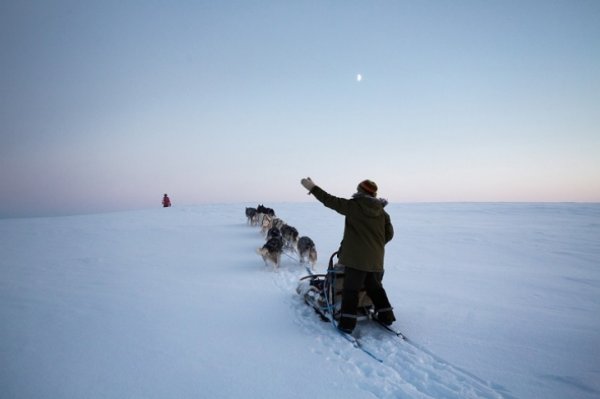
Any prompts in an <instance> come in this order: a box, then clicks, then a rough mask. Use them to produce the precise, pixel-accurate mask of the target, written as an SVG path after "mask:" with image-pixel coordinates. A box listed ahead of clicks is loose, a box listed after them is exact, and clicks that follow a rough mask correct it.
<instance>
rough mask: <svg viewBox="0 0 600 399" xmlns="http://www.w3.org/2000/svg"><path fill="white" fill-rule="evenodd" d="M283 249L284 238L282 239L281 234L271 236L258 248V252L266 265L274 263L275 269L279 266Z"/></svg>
mask: <svg viewBox="0 0 600 399" xmlns="http://www.w3.org/2000/svg"><path fill="white" fill-rule="evenodd" d="M282 251H283V240H282V239H281V236H278V237H277V236H276V237H272V238H269V240H268V241H267V242H266V243H265V245H263V246H262V248H258V249H257V252H258V254H259V255H260V256H262V258H263V261H264V262H265V266H268V265H269V264H272V265H273V270H276V269H278V268H279V265H280V263H281V253H282Z"/></svg>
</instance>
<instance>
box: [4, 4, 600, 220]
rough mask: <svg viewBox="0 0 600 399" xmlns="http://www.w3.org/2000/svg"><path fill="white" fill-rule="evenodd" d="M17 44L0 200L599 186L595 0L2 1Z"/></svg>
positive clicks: (585, 193) (582, 196) (91, 205)
mask: <svg viewBox="0 0 600 399" xmlns="http://www.w3.org/2000/svg"><path fill="white" fill-rule="evenodd" d="M0 49H1V54H2V55H1V57H2V58H1V60H0V72H1V73H0V87H1V90H0V129H1V130H0V184H1V187H2V189H1V190H0V217H11V216H33V215H55V214H68V213H81V212H102V211H108V210H120V209H132V208H133V209H137V208H146V207H153V206H160V201H161V198H162V194H163V193H169V195H170V196H171V198H172V200H173V203H174V205H175V206H176V205H180V204H197V203H210V202H238V201H250V202H256V203H259V202H264V203H266V204H268V203H272V202H279V201H307V200H308V198H307V197H306V194H305V191H304V189H303V188H302V187H301V186H300V184H299V181H300V179H301V178H302V177H305V176H311V177H312V178H313V180H314V181H315V182H316V183H317V184H319V185H321V186H322V187H323V188H324V189H326V190H328V191H330V192H331V193H332V194H336V195H340V196H348V195H351V194H352V193H353V191H354V189H355V188H356V185H357V183H358V182H359V181H361V180H362V179H365V178H370V179H372V180H375V181H376V182H377V183H378V184H379V187H380V195H381V196H383V197H386V198H388V199H389V200H390V201H411V202H412V201H595V202H598V201H600V2H599V1H596V0H590V1H585V0H564V1H527V0H523V1H468V0H458V1H428V0H424V1H416V0H415V1H399V0H398V1H383V0H361V1H352V0H351V1H328V0H318V1H317V0H314V1H96V2H81V1H13V0H4V1H2V3H1V4H0ZM358 75H360V77H361V78H360V79H359V78H358Z"/></svg>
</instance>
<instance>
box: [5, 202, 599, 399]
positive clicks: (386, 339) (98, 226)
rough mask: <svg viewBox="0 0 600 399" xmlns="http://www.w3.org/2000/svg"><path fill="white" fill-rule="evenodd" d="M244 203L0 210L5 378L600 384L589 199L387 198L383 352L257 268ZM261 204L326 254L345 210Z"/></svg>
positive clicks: (155, 383) (225, 394)
mask: <svg viewBox="0 0 600 399" xmlns="http://www.w3.org/2000/svg"><path fill="white" fill-rule="evenodd" d="M255 205H256V204H225V205H206V206H197V207H174V208H171V209H154V210H145V211H132V212H121V213H112V214H102V215H89V216H73V217H60V218H36V219H5V220H0V391H1V392H2V394H1V395H0V396H1V397H2V398H7V399H9V398H199V397H205V398H254V397H256V398H258V397H260V398H266V399H270V398H277V399H279V398H282V397H285V398H308V397H315V398H319V397H344V398H347V399H351V398H361V399H363V398H475V397H481V398H500V397H505V398H512V397H516V398H522V399H529V398H556V399H558V398H570V399H572V398H581V399H588V398H597V397H599V395H600V382H599V381H600V318H599V317H598V315H599V314H600V205H597V204H596V205H584V204H390V205H389V206H388V208H387V209H388V212H389V213H390V215H391V217H392V222H393V223H394V226H395V228H396V236H395V238H394V240H393V241H392V242H391V243H390V244H389V245H388V247H387V255H386V259H387V261H386V274H385V279H384V284H385V286H386V288H387V290H388V294H389V296H390V299H391V301H392V304H393V305H394V306H395V309H396V315H397V318H398V321H397V322H396V324H395V327H396V328H398V329H400V330H401V331H403V332H404V333H405V334H406V335H407V336H409V338H411V343H403V342H399V341H397V340H395V338H393V337H392V336H390V335H386V334H385V333H383V331H382V330H380V329H377V328H375V327H374V326H369V325H361V326H360V327H359V329H360V331H358V332H359V333H360V335H361V339H362V341H363V343H364V345H365V346H366V347H368V348H369V349H370V350H371V351H373V352H374V353H375V354H377V356H380V357H381V358H383V359H384V362H383V364H380V363H378V362H376V361H375V360H373V359H372V358H370V357H368V356H367V355H365V354H364V353H362V352H360V351H359V350H357V349H355V348H354V347H352V345H351V344H350V343H349V342H348V341H346V340H345V339H344V338H343V337H342V336H341V335H339V334H338V333H337V332H335V331H334V330H333V329H332V328H331V325H330V324H327V323H323V322H321V321H320V320H319V319H318V318H317V317H316V315H315V314H314V313H313V312H312V311H311V309H309V308H308V307H307V306H306V305H304V303H303V302H302V300H301V299H300V298H299V297H298V295H296V293H295V288H296V285H297V281H298V279H299V277H301V276H303V275H305V272H304V271H303V269H302V268H301V267H299V266H298V265H297V264H296V263H295V261H294V260H293V259H291V258H288V257H284V258H283V266H282V268H281V270H280V271H279V272H278V273H274V272H272V270H270V269H269V268H267V267H265V266H264V264H263V262H262V259H260V258H259V257H258V255H257V254H256V253H255V249H256V248H257V247H259V246H261V245H262V243H263V238H262V236H261V235H260V233H259V231H258V229H257V228H254V227H250V226H247V225H246V221H245V217H244V207H245V206H255ZM265 205H267V206H271V207H273V208H275V210H276V212H277V213H278V216H280V217H281V218H282V219H284V220H285V221H286V222H287V223H289V224H290V225H293V226H295V227H296V228H298V230H299V231H300V234H301V235H308V236H310V237H312V238H313V240H314V241H315V242H316V244H317V248H318V250H319V256H320V259H319V266H318V269H320V270H323V269H324V268H325V264H326V261H327V258H328V257H329V255H330V254H331V252H333V251H334V250H335V249H336V248H337V245H338V243H339V240H340V237H341V231H342V226H343V219H342V217H341V216H339V215H337V214H336V213H334V212H332V211H329V210H328V209H326V208H324V207H323V206H322V205H320V204H319V203H317V202H316V201H315V202H313V203H303V204H265Z"/></svg>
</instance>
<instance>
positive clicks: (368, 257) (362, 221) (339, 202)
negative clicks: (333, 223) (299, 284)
mask: <svg viewBox="0 0 600 399" xmlns="http://www.w3.org/2000/svg"><path fill="white" fill-rule="evenodd" d="M310 193H311V194H313V195H314V196H315V198H316V199H318V200H319V201H320V202H322V203H323V205H325V206H326V207H328V208H331V209H333V210H334V211H336V212H338V213H339V214H341V215H344V216H345V217H346V221H345V226H344V238H343V239H342V243H341V245H340V250H339V253H338V259H339V263H341V264H342V265H344V266H347V267H351V268H353V269H357V270H363V271H366V272H383V258H384V254H385V249H384V247H385V244H387V243H388V242H389V241H390V240H391V239H392V237H393V236H394V228H393V227H392V223H391V221H390V215H388V213H387V212H386V211H385V210H384V209H383V204H382V202H381V201H380V200H378V199H377V198H374V197H370V196H368V195H355V196H354V197H353V198H352V199H345V198H338V197H335V196H333V195H331V194H328V193H326V192H325V191H324V190H323V189H321V188H320V187H318V186H315V187H313V189H312V190H311V191H310Z"/></svg>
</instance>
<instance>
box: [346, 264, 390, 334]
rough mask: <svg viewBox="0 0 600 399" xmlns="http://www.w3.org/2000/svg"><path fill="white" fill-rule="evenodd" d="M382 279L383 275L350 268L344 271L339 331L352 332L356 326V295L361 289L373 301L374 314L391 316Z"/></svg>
mask: <svg viewBox="0 0 600 399" xmlns="http://www.w3.org/2000/svg"><path fill="white" fill-rule="evenodd" d="M382 277H383V273H375V272H365V271H362V270H356V269H352V268H350V267H346V268H345V269H344V286H343V288H342V309H341V315H340V322H339V324H338V326H339V328H340V329H343V330H353V329H354V327H355V326H356V314H357V307H358V294H359V292H360V290H361V289H362V288H363V287H364V289H365V291H366V292H367V295H368V296H369V298H371V301H373V304H374V305H375V311H376V312H390V314H392V315H393V313H392V305H390V301H389V300H388V297H387V294H386V292H385V289H384V288H383V286H382V285H381V280H382Z"/></svg>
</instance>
